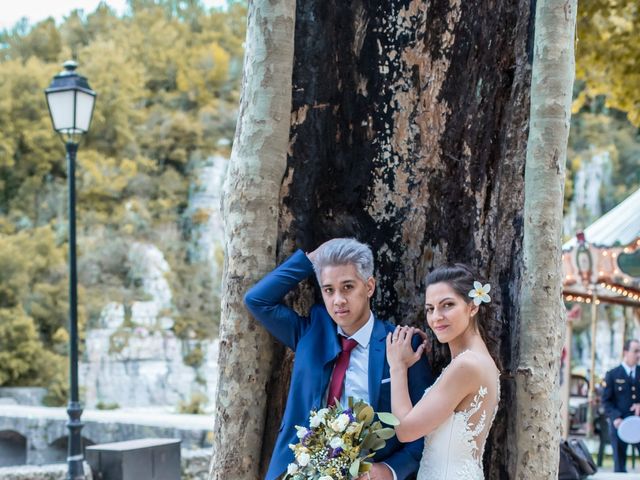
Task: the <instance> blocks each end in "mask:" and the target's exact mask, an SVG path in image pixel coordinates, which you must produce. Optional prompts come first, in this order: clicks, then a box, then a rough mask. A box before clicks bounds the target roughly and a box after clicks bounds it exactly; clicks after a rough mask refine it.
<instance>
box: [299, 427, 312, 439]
mask: <svg viewBox="0 0 640 480" xmlns="http://www.w3.org/2000/svg"><path fill="white" fill-rule="evenodd" d="M296 429H297V430H298V433H296V436H297V437H298V438H299V439H301V440H302V439H303V438H304V436H305V435H306V434H307V433H309V430H307V429H306V428H304V427H298V426H296Z"/></svg>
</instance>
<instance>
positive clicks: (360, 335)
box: [337, 313, 374, 405]
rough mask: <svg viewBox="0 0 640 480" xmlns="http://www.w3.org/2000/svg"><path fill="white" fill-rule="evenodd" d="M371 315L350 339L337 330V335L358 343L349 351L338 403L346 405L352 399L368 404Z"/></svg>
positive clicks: (339, 329)
mask: <svg viewBox="0 0 640 480" xmlns="http://www.w3.org/2000/svg"><path fill="white" fill-rule="evenodd" d="M373 322H374V320H373V313H372V314H371V315H370V316H369V320H367V323H365V324H364V325H363V326H362V327H360V330H358V331H357V332H356V333H354V334H353V335H351V336H350V337H349V336H348V335H347V334H346V333H344V331H343V330H342V328H341V327H339V326H338V327H337V328H338V335H340V336H342V337H347V338H351V339H353V340H355V341H356V342H358V345H356V347H355V348H354V349H353V350H351V356H350V357H349V367H347V372H346V374H345V377H344V389H343V390H342V396H341V397H340V403H341V404H342V405H347V399H348V398H349V397H353V401H354V402H356V401H358V400H363V401H365V402H367V403H369V342H370V341H371V334H372V333H373Z"/></svg>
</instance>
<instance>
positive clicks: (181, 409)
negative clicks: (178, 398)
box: [178, 392, 207, 415]
mask: <svg viewBox="0 0 640 480" xmlns="http://www.w3.org/2000/svg"><path fill="white" fill-rule="evenodd" d="M206 404H207V397H206V396H205V395H204V394H203V393H200V392H196V393H194V394H193V395H191V398H190V399H189V401H188V402H180V403H179V404H178V413H189V414H192V415H198V414H202V413H205V409H204V407H205V405H206Z"/></svg>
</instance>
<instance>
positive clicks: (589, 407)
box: [587, 285, 598, 437]
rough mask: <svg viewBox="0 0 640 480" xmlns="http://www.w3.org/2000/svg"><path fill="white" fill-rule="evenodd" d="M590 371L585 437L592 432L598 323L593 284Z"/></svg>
mask: <svg viewBox="0 0 640 480" xmlns="http://www.w3.org/2000/svg"><path fill="white" fill-rule="evenodd" d="M591 293H592V296H591V371H590V372H589V395H588V397H587V437H590V436H591V435H592V434H593V406H594V404H595V401H594V400H595V399H594V392H595V386H596V327H597V324H598V294H597V293H596V288H595V285H594V286H593V290H592V291H591Z"/></svg>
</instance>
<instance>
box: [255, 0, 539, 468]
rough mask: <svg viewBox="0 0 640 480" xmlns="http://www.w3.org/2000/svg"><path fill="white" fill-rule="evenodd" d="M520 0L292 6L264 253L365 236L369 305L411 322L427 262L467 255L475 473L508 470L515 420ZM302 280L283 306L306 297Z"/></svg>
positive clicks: (274, 384) (523, 96) (278, 396)
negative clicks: (476, 298) (478, 303)
mask: <svg viewBox="0 0 640 480" xmlns="http://www.w3.org/2000/svg"><path fill="white" fill-rule="evenodd" d="M530 9H531V5H530V2H529V0H519V1H517V2H497V3H493V4H487V3H486V2H482V1H479V0H478V1H470V2H461V1H457V0H436V1H432V2H423V1H418V0H413V1H409V0H403V1H398V0H394V1H389V2H367V1H362V0H354V1H352V2H337V1H333V0H329V1H325V2H318V1H316V0H299V1H298V4H297V12H296V43H295V60H294V71H293V105H292V109H293V110H292V111H293V113H292V118H291V132H290V138H291V140H290V149H289V157H288V162H287V170H286V174H285V178H284V181H283V183H282V189H281V196H280V207H279V209H280V217H279V240H278V241H279V243H278V257H279V261H281V260H282V259H284V258H285V257H286V256H288V255H289V254H290V253H291V252H292V251H293V250H295V248H303V249H305V250H310V249H313V248H315V247H316V246H317V245H318V244H319V243H321V242H322V241H324V240H326V239H329V238H331V237H335V236H354V237H356V238H358V239H360V240H362V241H365V242H367V243H369V244H370V245H371V246H372V247H373V250H374V253H375V256H376V278H377V281H378V287H377V292H376V296H375V298H374V311H375V312H376V314H377V315H379V316H380V317H382V318H387V319H390V320H392V321H394V322H397V323H403V324H412V325H418V326H420V327H422V328H425V327H426V325H425V322H424V314H423V295H424V277H425V275H426V273H427V272H428V271H429V270H430V269H431V268H432V267H434V266H436V265H439V264H441V263H443V262H453V261H463V262H468V263H470V264H471V265H473V266H475V267H476V268H477V269H478V270H479V271H480V272H481V274H483V275H484V276H486V277H488V278H489V279H490V280H491V281H492V284H493V285H494V287H495V292H496V293H495V295H494V299H495V301H494V303H493V305H492V308H493V319H492V322H491V325H490V331H491V332H492V334H493V336H494V337H495V339H496V345H495V348H496V350H497V351H498V352H499V355H500V356H501V359H502V363H503V366H504V375H503V384H502V395H503V402H502V408H501V409H500V412H499V414H498V417H497V421H496V424H495V426H494V428H493V431H492V434H491V438H490V442H489V445H488V447H487V452H486V454H485V463H486V466H487V472H488V476H487V478H501V479H502V478H511V476H512V475H513V472H514V468H515V452H514V451H513V448H514V447H513V445H514V444H515V439H516V434H515V427H514V425H515V418H514V415H513V409H512V408H509V409H507V408H505V407H504V406H505V405H513V404H514V401H515V386H514V384H513V378H514V374H513V370H514V368H515V363H514V361H515V358H514V357H513V356H512V352H513V350H514V348H515V347H516V346H517V342H518V338H517V337H516V336H515V332H518V331H519V329H518V328H517V320H518V317H519V296H518V295H519V289H520V281H521V280H520V270H521V265H522V263H521V254H522V252H521V245H522V236H523V218H522V208H523V203H524V164H525V149H526V140H527V125H528V115H529V87H530V60H531V58H530V53H529V52H530V49H531V44H532V28H531V22H532V20H533V19H532V18H531V15H530ZM310 291H311V289H310V288H309V286H308V285H307V286H306V287H305V288H303V290H302V292H301V293H299V294H297V295H294V296H293V298H292V301H293V302H294V304H295V305H296V306H297V307H299V308H304V305H308V304H309V303H310V301H311V299H312V297H313V295H312V294H311V293H310ZM316 299H319V298H316ZM436 343H437V342H436V341H435V339H434V340H433V342H432V345H433V349H432V351H431V360H432V363H433V364H434V365H435V366H436V367H441V366H442V365H443V363H444V362H446V361H447V360H448V358H447V352H446V351H445V350H444V349H442V348H441V347H439V346H438V345H436ZM287 355H288V354H285V352H284V351H283V350H280V351H279V352H278V353H277V358H278V361H275V362H274V364H275V365H276V368H275V370H274V372H273V375H272V381H271V382H270V385H269V388H268V397H269V406H268V411H269V412H270V415H271V414H273V415H272V417H270V419H269V420H270V422H271V423H270V424H269V427H268V429H267V432H266V436H265V450H267V451H268V452H270V448H271V446H272V445H273V439H274V438H275V436H276V434H277V426H278V424H279V416H280V415H281V413H280V412H281V411H282V409H283V405H284V401H285V398H286V396H285V393H286V390H285V389H286V388H288V385H287V382H283V381H282V379H285V378H288V375H289V370H290V354H289V356H287ZM280 360H283V361H280ZM285 360H286V361H285ZM494 439H495V440H494ZM265 460H266V457H265ZM264 467H265V465H263V468H264Z"/></svg>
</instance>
